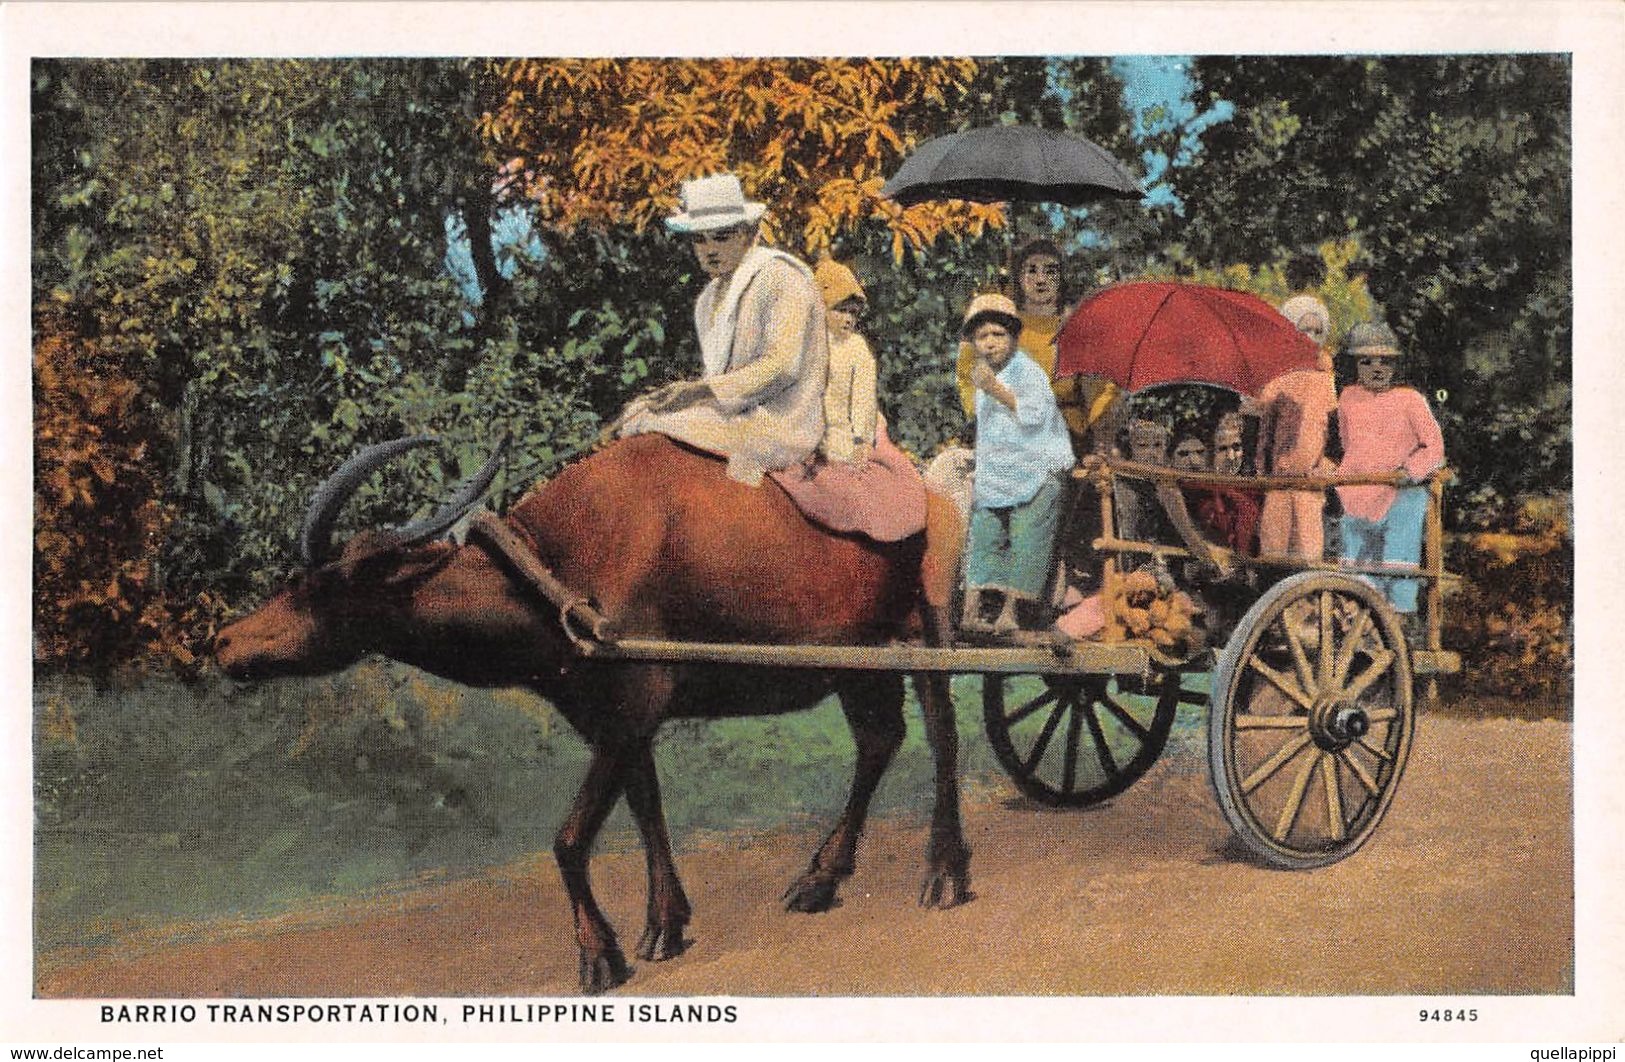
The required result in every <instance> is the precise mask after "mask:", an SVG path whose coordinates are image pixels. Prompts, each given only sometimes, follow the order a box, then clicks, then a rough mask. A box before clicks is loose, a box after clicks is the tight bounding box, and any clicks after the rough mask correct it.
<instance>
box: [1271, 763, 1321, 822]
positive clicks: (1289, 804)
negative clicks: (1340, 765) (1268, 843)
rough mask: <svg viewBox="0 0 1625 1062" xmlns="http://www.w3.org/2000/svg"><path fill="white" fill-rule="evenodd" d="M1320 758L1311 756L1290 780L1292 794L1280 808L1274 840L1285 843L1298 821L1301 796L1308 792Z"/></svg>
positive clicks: (1301, 801) (1301, 808)
mask: <svg viewBox="0 0 1625 1062" xmlns="http://www.w3.org/2000/svg"><path fill="white" fill-rule="evenodd" d="M1320 760H1321V757H1320V756H1312V757H1310V759H1309V762H1308V763H1306V764H1304V765H1303V770H1301V771H1299V772H1298V777H1296V778H1294V779H1292V792H1290V793H1288V794H1287V798H1286V804H1285V806H1283V807H1282V808H1281V817H1280V818H1279V819H1278V820H1276V823H1275V839H1276V840H1277V841H1285V840H1286V838H1287V835H1288V834H1289V833H1291V832H1292V827H1293V825H1294V824H1296V823H1297V821H1298V812H1299V811H1302V810H1303V795H1304V794H1305V793H1307V792H1308V791H1309V779H1310V778H1312V777H1313V776H1314V773H1315V765H1316V764H1318V763H1320Z"/></svg>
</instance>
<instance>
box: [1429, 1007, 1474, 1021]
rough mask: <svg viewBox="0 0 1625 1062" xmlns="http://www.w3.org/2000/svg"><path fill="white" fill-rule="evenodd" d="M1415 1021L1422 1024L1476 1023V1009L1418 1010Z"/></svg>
mask: <svg viewBox="0 0 1625 1062" xmlns="http://www.w3.org/2000/svg"><path fill="white" fill-rule="evenodd" d="M1416 1020H1417V1021H1423V1022H1427V1021H1477V1020H1478V1008H1477V1007H1474V1008H1472V1009H1471V1010H1450V1009H1449V1008H1445V1009H1443V1010H1438V1009H1435V1010H1419V1011H1417V1012H1416Z"/></svg>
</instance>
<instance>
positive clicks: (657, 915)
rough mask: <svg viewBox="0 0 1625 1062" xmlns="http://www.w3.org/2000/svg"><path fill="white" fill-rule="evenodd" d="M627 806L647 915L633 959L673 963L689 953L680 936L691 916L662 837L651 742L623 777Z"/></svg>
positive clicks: (662, 819) (668, 846) (636, 752)
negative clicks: (644, 875) (644, 870)
mask: <svg viewBox="0 0 1625 1062" xmlns="http://www.w3.org/2000/svg"><path fill="white" fill-rule="evenodd" d="M626 802H627V804H628V806H630V807H631V809H632V818H633V820H634V821H636V822H637V824H638V833H639V834H641V835H642V837H643V851H644V858H645V861H646V863H647V865H648V870H649V913H648V920H647V921H646V923H645V925H644V930H643V938H642V939H641V940H639V941H638V949H637V957H638V958H640V959H648V960H650V961H652V962H660V961H662V960H664V959H671V958H675V957H677V956H678V955H681V954H682V953H683V949H684V948H686V947H688V941H687V940H685V939H684V938H683V930H684V929H685V928H687V926H688V920H689V918H690V917H691V916H692V914H693V909H692V908H691V907H690V906H689V903H688V897H687V896H686V895H684V894H683V884H682V882H680V881H678V880H677V864H676V861H675V860H674V859H673V858H672V854H671V836H670V834H668V833H667V832H666V813H665V811H664V810H663V809H662V807H661V804H660V781H659V778H658V777H657V776H656V774H655V760H654V750H653V747H652V744H651V742H649V741H648V740H644V741H642V742H640V743H639V744H638V746H637V748H636V749H635V750H634V751H633V753H632V755H631V761H630V763H629V764H628V767H627V772H626Z"/></svg>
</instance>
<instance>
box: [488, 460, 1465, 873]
mask: <svg viewBox="0 0 1625 1062" xmlns="http://www.w3.org/2000/svg"><path fill="white" fill-rule="evenodd" d="M1120 477H1129V478H1137V479H1144V480H1163V481H1170V482H1177V483H1178V484H1180V485H1181V486H1189V487H1242V488H1246V489H1252V490H1266V489H1271V488H1290V489H1294V490H1305V489H1310V490H1324V489H1328V488H1330V487H1333V486H1337V485H1349V484H1361V483H1386V484H1397V483H1398V482H1399V481H1398V479H1397V478H1396V477H1394V476H1391V475H1383V476H1343V477H1320V478H1313V477H1291V478H1287V477H1263V476H1225V475H1219V474H1215V473H1195V472H1173V471H1172V470H1169V469H1166V468H1162V467H1160V466H1149V465H1138V464H1134V463H1133V462H1128V461H1121V460H1115V459H1114V460H1104V459H1096V460H1092V461H1090V462H1089V463H1088V464H1087V466H1086V467H1080V468H1079V469H1077V470H1076V471H1075V472H1074V479H1075V481H1076V483H1077V485H1078V487H1079V488H1080V489H1082V490H1092V491H1093V492H1094V495H1095V497H1097V498H1098V499H1099V505H1098V509H1097V510H1096V511H1098V512H1099V514H1100V527H1099V532H1100V533H1099V535H1098V536H1097V537H1095V538H1094V540H1093V542H1092V545H1093V547H1094V549H1095V550H1096V551H1097V552H1098V554H1099V556H1100V557H1101V558H1103V571H1102V587H1101V590H1102V592H1103V594H1104V595H1105V599H1106V600H1108V601H1110V600H1112V598H1113V595H1114V593H1115V592H1116V589H1117V583H1118V581H1119V580H1120V579H1121V578H1122V577H1123V574H1124V572H1125V571H1126V570H1127V569H1128V567H1129V566H1130V565H1131V564H1132V563H1134V559H1135V558H1146V557H1161V558H1163V559H1164V560H1165V561H1170V560H1171V561H1174V562H1175V563H1178V562H1182V561H1188V560H1190V559H1191V554H1190V553H1189V551H1187V550H1186V549H1184V548H1182V547H1178V546H1171V545H1167V544H1164V543H1153V542H1141V541H1134V540H1130V539H1124V538H1120V537H1118V535H1117V527H1116V522H1115V520H1114V516H1113V505H1112V498H1113V495H1114V489H1113V488H1114V483H1115V481H1116V480H1117V479H1118V478H1120ZM1446 478H1448V474H1447V473H1445V472H1443V471H1441V472H1440V473H1436V474H1435V475H1434V476H1432V477H1431V478H1430V479H1429V480H1428V482H1427V488H1428V490H1429V509H1428V517H1427V523H1426V532H1425V542H1424V548H1423V557H1422V563H1421V564H1420V565H1415V566H1400V565H1380V566H1376V565H1373V566H1351V565H1347V564H1339V563H1334V562H1311V561H1304V560H1299V559H1290V558H1285V557H1236V558H1235V562H1236V563H1237V564H1239V565H1242V566H1245V567H1246V568H1248V569H1251V570H1253V571H1254V572H1255V573H1256V575H1255V579H1256V584H1255V585H1256V587H1257V593H1256V599H1254V600H1253V601H1252V602H1251V604H1250V606H1249V607H1247V608H1246V609H1245V611H1244V613H1243V614H1242V615H1241V616H1240V618H1239V620H1237V621H1236V622H1234V624H1233V626H1232V627H1231V628H1230V629H1228V630H1217V631H1213V632H1211V634H1212V636H1211V641H1210V645H1209V646H1208V647H1206V648H1203V649H1199V650H1198V651H1195V652H1192V653H1189V654H1187V655H1183V656H1177V657H1176V656H1170V655H1168V654H1167V653H1166V652H1165V651H1163V650H1161V649H1159V648H1158V647H1157V646H1155V645H1153V644H1151V643H1150V642H1148V641H1143V640H1135V639H1132V638H1129V637H1127V636H1126V634H1125V632H1124V631H1123V629H1122V628H1121V627H1120V626H1117V625H1115V624H1108V626H1107V629H1106V630H1105V631H1104V632H1103V634H1102V636H1101V637H1100V638H1099V639H1098V640H1087V641H1075V642H1067V643H1063V644H1058V645H1055V646H1023V647H1002V646H968V645H958V646H954V647H951V648H942V647H930V646H926V645H922V644H913V643H903V644H897V643H894V644H885V645H862V646H854V645H785V644H774V645H753V644H724V643H707V642H694V641H660V640H651V639H644V638H622V637H618V636H617V635H616V632H615V631H614V630H613V628H612V627H611V625H610V624H609V623H608V621H607V620H606V619H605V618H604V617H602V616H601V615H599V614H598V613H597V612H595V611H594V610H593V608H592V606H591V604H590V603H589V602H588V601H587V600H586V599H584V598H582V597H580V596H579V595H575V594H572V593H571V592H570V591H569V590H568V589H567V588H565V587H564V586H562V585H561V584H559V583H558V582H557V581H556V580H554V579H553V577H552V576H551V574H550V573H549V572H548V571H547V570H546V569H545V568H542V567H541V565H540V564H539V563H538V562H537V561H536V560H535V558H534V555H532V554H530V553H529V551H528V550H527V549H525V547H524V546H522V545H521V544H519V543H518V542H517V541H516V540H513V539H512V537H511V534H510V533H509V532H507V531H506V530H505V529H504V528H503V526H502V524H501V523H500V521H497V520H496V519H494V518H488V519H484V520H477V521H476V523H475V525H474V528H473V530H474V532H475V533H478V534H480V535H482V536H483V537H485V538H486V539H487V540H488V541H491V542H492V543H493V544H495V545H497V546H499V547H500V548H502V550H503V552H504V553H506V554H507V555H508V557H509V559H510V560H511V561H513V563H514V564H515V567H516V568H518V569H520V570H521V571H522V572H523V573H524V574H526V575H527V576H528V578H529V580H530V582H531V583H532V584H533V585H534V586H536V588H537V589H538V590H539V591H540V592H541V593H543V594H544V596H546V597H548V598H549V599H550V600H551V601H553V603H554V604H555V605H557V606H558V607H559V609H560V614H561V617H562V619H563V622H564V624H565V627H566V630H567V631H570V632H571V634H572V637H573V638H574V640H575V642H576V646H577V649H578V650H579V651H580V653H581V654H582V655H583V656H584V657H587V658H590V659H594V660H624V661H650V662H663V663H691V664H692V663H712V664H728V665H736V666H746V667H768V668H815V669H821V670H845V669H858V670H886V671H903V672H944V673H951V674H958V675H967V676H977V677H978V678H979V681H980V684H981V696H982V705H983V716H984V721H985V725H986V730H987V735H988V740H989V742H990V743H991V745H992V748H993V751H994V753H995V755H996V756H997V758H998V760H999V762H1000V764H1002V765H1003V767H1004V768H1005V770H1006V771H1007V772H1008V773H1009V775H1010V777H1011V779H1012V780H1013V781H1014V783H1015V785H1016V786H1017V787H1018V788H1019V789H1020V790H1021V792H1023V793H1024V794H1026V795H1027V796H1028V797H1030V798H1032V799H1033V800H1035V801H1038V802H1041V803H1043V804H1047V805H1052V806H1064V807H1087V806H1089V805H1092V804H1096V803H1099V802H1100V801H1103V800H1106V799H1108V798H1110V797H1112V796H1115V795H1116V794H1118V793H1121V792H1123V791H1124V790H1125V789H1127V788H1128V787H1129V786H1130V785H1132V784H1133V783H1134V782H1135V781H1136V780H1138V779H1139V778H1140V777H1141V776H1143V775H1144V774H1145V772H1146V771H1147V770H1148V769H1149V768H1150V767H1151V765H1152V764H1153V763H1155V762H1156V759H1157V757H1158V756H1159V755H1160V754H1161V752H1162V750H1163V748H1164V746H1165V744H1166V743H1167V740H1168V737H1169V734H1170V732H1171V731H1172V729H1173V725H1174V719H1175V716H1176V714H1177V712H1178V710H1179V706H1180V705H1181V704H1186V705H1202V704H1207V705H1209V710H1208V717H1207V718H1208V726H1207V737H1208V740H1207V745H1208V763H1209V775H1210V778H1211V781H1212V784H1213V790H1214V793H1215V795H1216V797H1217V799H1218V802H1219V806H1220V808H1221V809H1222V811H1223V813H1224V816H1225V818H1226V819H1227V820H1228V822H1229V823H1230V825H1231V827H1232V828H1233V829H1234V830H1235V833H1236V836H1237V837H1238V838H1239V839H1240V841H1241V843H1242V844H1243V845H1244V846H1245V847H1246V848H1247V850H1248V851H1250V852H1251V853H1253V854H1254V855H1255V856H1256V857H1257V858H1258V859H1259V860H1261V861H1262V862H1264V863H1266V864H1268V865H1271V866H1276V867H1283V868H1293V869H1304V868H1310V867H1317V866H1324V865H1326V864H1329V863H1333V862H1336V861H1337V860H1340V859H1342V858H1344V857H1345V856H1347V855H1349V854H1350V853H1352V852H1353V851H1355V850H1356V849H1357V848H1359V846H1360V845H1361V844H1363V843H1364V842H1365V841H1366V840H1367V839H1368V838H1370V836H1371V835H1372V833H1373V832H1374V831H1375V830H1376V827H1377V825H1378V824H1379V823H1380V822H1381V820H1382V818H1383V815H1384V814H1385V813H1386V812H1387V809H1388V807H1389V805H1390V804H1391V803H1392V801H1393V798H1394V793H1395V790H1396V789H1397V787H1398V784H1399V779H1400V777H1401V775H1402V774H1403V773H1404V769H1405V762H1406V758H1407V756H1408V755H1409V753H1410V747H1411V740H1412V736H1413V734H1414V731H1415V700H1416V695H1415V690H1414V682H1415V678H1416V677H1417V676H1433V675H1438V674H1445V673H1453V672H1456V671H1459V670H1460V658H1459V657H1458V656H1457V654H1455V653H1453V652H1450V651H1447V650H1445V649H1443V648H1442V647H1441V645H1440V639H1439V636H1440V619H1441V616H1440V589H1441V584H1442V582H1443V580H1444V578H1445V572H1444V567H1443V556H1442V551H1441V545H1442V541H1441V540H1442V535H1441V530H1440V500H1441V493H1442V485H1443V483H1444V481H1445V479H1446ZM1379 575H1380V576H1402V577H1409V578H1415V579H1419V580H1422V581H1423V582H1424V583H1425V586H1426V590H1425V593H1424V594H1423V595H1422V602H1421V610H1420V612H1419V616H1420V620H1421V624H1420V627H1421V634H1420V637H1418V638H1415V639H1414V641H1415V644H1412V642H1411V641H1408V640H1407V637H1406V633H1405V629H1404V627H1403V625H1402V624H1401V622H1400V620H1399V617H1398V616H1397V615H1396V614H1395V612H1394V611H1393V609H1392V608H1391V607H1390V606H1389V604H1388V602H1387V600H1386V598H1385V597H1384V596H1383V594H1382V592H1381V591H1380V590H1379V589H1377V587H1376V586H1375V585H1374V583H1373V582H1372V581H1371V580H1370V577H1372V576H1379Z"/></svg>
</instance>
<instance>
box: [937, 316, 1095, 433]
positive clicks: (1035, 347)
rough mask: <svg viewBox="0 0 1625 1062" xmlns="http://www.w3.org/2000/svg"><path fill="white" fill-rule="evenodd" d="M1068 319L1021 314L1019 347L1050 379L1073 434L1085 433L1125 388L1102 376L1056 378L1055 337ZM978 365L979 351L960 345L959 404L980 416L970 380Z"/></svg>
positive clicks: (967, 412) (967, 410)
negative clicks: (971, 373) (973, 369)
mask: <svg viewBox="0 0 1625 1062" xmlns="http://www.w3.org/2000/svg"><path fill="white" fill-rule="evenodd" d="M1063 323H1064V319H1063V318H1062V317H1061V316H1060V315H1058V314H1036V313H1024V314H1022V315H1021V335H1020V337H1019V338H1018V339H1017V340H1016V346H1017V347H1019V348H1020V349H1022V350H1025V351H1026V352H1027V356H1028V357H1030V358H1032V359H1033V360H1034V361H1036V362H1037V363H1038V367H1039V368H1040V369H1043V370H1044V375H1045V376H1048V377H1049V378H1050V390H1052V391H1054V392H1055V401H1056V402H1057V403H1058V404H1059V405H1060V407H1061V415H1062V416H1063V417H1065V418H1066V426H1067V428H1068V429H1070V430H1071V432H1072V434H1073V435H1079V436H1081V435H1084V434H1086V433H1087V432H1088V431H1089V429H1090V428H1092V427H1093V426H1094V425H1095V424H1097V423H1098V422H1099V421H1100V418H1101V417H1103V416H1105V414H1106V411H1107V410H1109V409H1110V408H1111V407H1112V404H1113V403H1114V402H1116V401H1117V397H1118V395H1119V394H1121V393H1122V388H1120V387H1118V386H1117V385H1116V384H1115V383H1113V382H1112V381H1110V380H1108V379H1105V378H1104V377H1100V376H1069V377H1066V378H1065V379H1061V380H1057V379H1055V358H1056V349H1055V337H1056V336H1057V335H1059V334H1060V331H1061V325H1062V324H1063ZM975 364H976V351H975V350H974V349H972V347H971V345H970V344H969V343H961V344H959V365H958V373H957V376H958V382H959V404H960V405H961V406H962V407H964V410H965V415H966V416H967V417H974V416H975V415H976V387H975V386H974V385H973V384H972V383H971V382H970V371H971V368H972V367H973V366H974V365H975Z"/></svg>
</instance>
